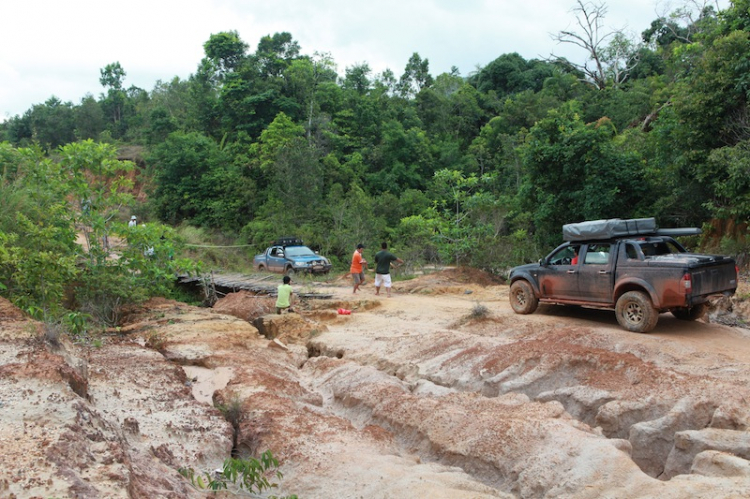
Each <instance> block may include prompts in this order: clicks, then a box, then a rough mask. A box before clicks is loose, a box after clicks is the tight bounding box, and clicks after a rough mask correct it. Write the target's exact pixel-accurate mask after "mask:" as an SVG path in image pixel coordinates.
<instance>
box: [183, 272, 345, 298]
mask: <svg viewBox="0 0 750 499" xmlns="http://www.w3.org/2000/svg"><path fill="white" fill-rule="evenodd" d="M177 282H178V283H180V284H195V285H197V286H203V287H206V286H207V287H211V288H213V289H215V290H216V292H217V293H218V294H221V295H226V294H228V293H235V292H237V291H240V290H244V291H250V292H252V293H255V294H258V295H269V296H276V289H277V287H278V285H279V283H280V282H281V275H280V274H266V275H247V274H221V273H215V272H211V273H210V274H204V275H200V276H189V275H180V276H178V277H177ZM295 294H296V295H297V296H298V297H300V298H317V299H329V298H332V297H333V295H332V294H324V293H299V292H296V291H295Z"/></svg>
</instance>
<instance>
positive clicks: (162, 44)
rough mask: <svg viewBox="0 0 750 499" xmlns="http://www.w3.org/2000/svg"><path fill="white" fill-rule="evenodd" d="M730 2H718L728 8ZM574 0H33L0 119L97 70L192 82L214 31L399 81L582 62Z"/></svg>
mask: <svg viewBox="0 0 750 499" xmlns="http://www.w3.org/2000/svg"><path fill="white" fill-rule="evenodd" d="M606 3H607V4H608V6H609V7H608V15H607V17H606V18H605V24H606V25H607V26H609V27H612V28H622V27H624V26H626V25H627V26H628V27H629V29H630V30H632V31H633V32H634V33H636V34H638V33H640V32H641V31H643V30H645V29H646V28H647V27H648V26H649V24H650V23H651V21H652V20H653V19H655V18H656V17H657V14H656V13H657V10H658V4H657V0H608V1H606ZM728 3H729V0H721V1H720V4H721V5H722V7H726V6H727V5H728ZM574 5H575V1H574V0H562V1H561V0H526V1H525V2H518V1H517V0H460V1H459V0H398V1H397V0H381V1H379V2H373V1H371V0H367V1H365V0H314V1H312V0H278V1H274V2H269V1H267V0H263V1H260V0H185V1H178V0H150V1H148V0H131V1H130V2H117V3H115V2H102V1H94V0H68V1H66V2H61V1H59V0H26V1H23V2H21V1H15V2H11V1H9V2H6V3H5V4H4V5H3V6H2V7H0V81H1V82H2V83H1V84H0V120H2V119H3V118H5V117H7V116H14V115H17V114H22V113H23V112H25V111H26V110H27V109H29V108H30V107H31V106H32V105H34V104H38V103H42V102H44V101H46V100H47V99H48V98H49V97H50V96H52V95H55V96H56V97H58V98H60V99H62V100H63V101H71V102H73V103H76V104H77V103H79V102H80V100H81V98H83V97H84V96H85V95H86V94H87V93H90V94H93V95H98V94H100V93H101V92H102V91H103V88H102V87H101V85H100V84H99V71H100V69H101V68H103V67H104V66H106V65H107V64H110V63H112V62H116V61H117V62H120V64H121V65H122V67H123V68H124V69H125V71H126V73H127V76H126V78H125V84H126V85H127V86H130V85H136V86H138V87H141V88H144V89H146V90H151V89H153V86H154V84H155V83H156V81H157V80H159V79H160V80H171V79H172V78H173V77H174V76H179V77H180V78H187V77H188V76H189V75H190V74H191V73H193V72H194V71H195V69H196V68H197V66H198V63H199V62H200V60H201V58H202V57H203V44H204V43H205V42H206V41H207V40H208V38H209V36H210V35H211V34H212V33H218V32H220V31H229V30H236V31H238V32H239V33H240V36H241V37H242V39H243V40H244V41H245V42H246V43H248V44H249V45H250V50H255V48H256V46H257V43H258V41H259V40H260V38H261V37H263V36H265V35H269V34H273V33H277V32H282V31H287V32H290V33H291V34H292V36H293V37H294V38H295V39H296V40H297V41H298V42H299V43H300V46H301V47H302V51H303V53H305V54H312V53H313V52H315V51H318V52H328V53H330V54H331V56H332V57H333V59H334V60H335V61H336V63H337V64H338V69H339V73H340V74H343V72H344V69H345V68H346V67H348V66H352V65H354V64H358V63H363V62H367V63H368V64H369V65H370V68H371V69H372V70H373V72H375V73H379V72H381V71H383V70H384V69H386V68H390V69H391V70H393V72H394V73H395V74H396V75H397V76H399V75H400V74H401V73H402V72H403V69H404V66H405V65H406V63H407V61H408V59H409V57H410V56H411V54H412V53H414V52H418V53H419V54H420V56H421V57H422V58H423V59H424V58H427V59H429V61H430V70H431V73H432V74H433V75H434V76H437V75H438V74H440V73H442V72H446V71H449V70H450V68H451V67H452V66H457V67H458V68H459V70H460V72H461V74H463V75H468V74H470V73H471V72H473V71H474V70H475V69H476V67H477V66H484V65H486V64H488V63H489V62H491V61H492V60H494V59H495V58H497V57H498V56H500V55H502V54H505V53H510V52H518V53H519V54H521V55H522V56H523V57H524V58H526V59H532V58H544V57H546V56H548V55H549V54H550V53H552V52H554V53H556V54H560V55H565V56H567V57H572V58H573V57H576V56H578V53H577V52H576V51H575V50H574V49H573V48H572V47H570V46H560V45H557V44H556V42H554V41H553V40H552V39H551V37H550V33H555V32H558V31H560V30H561V29H564V28H567V27H569V26H570V25H571V24H572V22H573V20H574V16H573V14H572V13H571V8H572V7H573V6H574Z"/></svg>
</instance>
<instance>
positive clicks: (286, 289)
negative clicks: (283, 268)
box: [276, 275, 294, 314]
mask: <svg viewBox="0 0 750 499" xmlns="http://www.w3.org/2000/svg"><path fill="white" fill-rule="evenodd" d="M293 294H294V293H293V292H292V278H291V277H289V276H288V275H285V276H284V278H283V279H282V283H281V284H279V287H278V289H277V298H276V313H277V314H280V313H281V311H282V310H286V311H287V312H294V310H293V309H292V296H293Z"/></svg>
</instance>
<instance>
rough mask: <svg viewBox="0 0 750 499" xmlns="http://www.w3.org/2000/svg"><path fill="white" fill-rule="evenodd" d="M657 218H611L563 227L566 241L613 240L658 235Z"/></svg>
mask: <svg viewBox="0 0 750 499" xmlns="http://www.w3.org/2000/svg"><path fill="white" fill-rule="evenodd" d="M656 232H657V228H656V219H655V218H628V219H621V218H610V219H608V220H591V221H588V222H579V223H574V224H566V225H563V239H564V240H565V241H587V240H590V239H612V238H615V237H623V236H638V235H645V234H656Z"/></svg>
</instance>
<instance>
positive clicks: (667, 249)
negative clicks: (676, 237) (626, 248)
mask: <svg viewBox="0 0 750 499" xmlns="http://www.w3.org/2000/svg"><path fill="white" fill-rule="evenodd" d="M640 247H641V251H643V254H644V256H646V257H647V258H648V257H649V256H659V255H670V254H672V253H682V250H681V249H680V248H679V247H678V246H677V245H675V244H673V243H672V242H671V241H643V242H642V243H640Z"/></svg>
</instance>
